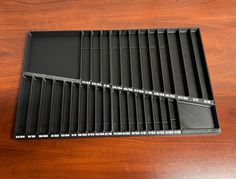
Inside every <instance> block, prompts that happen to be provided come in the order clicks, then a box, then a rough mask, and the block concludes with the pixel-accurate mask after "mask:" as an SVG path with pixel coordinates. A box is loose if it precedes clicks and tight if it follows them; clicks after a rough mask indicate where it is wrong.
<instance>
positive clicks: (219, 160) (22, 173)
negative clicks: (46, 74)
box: [0, 0, 236, 179]
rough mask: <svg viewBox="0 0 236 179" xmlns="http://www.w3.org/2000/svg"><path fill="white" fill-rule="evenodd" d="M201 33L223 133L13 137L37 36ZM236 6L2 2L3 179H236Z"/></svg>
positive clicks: (0, 106) (0, 137) (0, 107)
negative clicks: (33, 34)
mask: <svg viewBox="0 0 236 179" xmlns="http://www.w3.org/2000/svg"><path fill="white" fill-rule="evenodd" d="M193 26H198V27H200V28H201V31H202V36H203V43H204V47H205V52H206V56H207V62H208V65H209V71H210V75H211V81H212V84H213V89H214V94H215V99H216V104H217V110H218V115H219V119H220V124H221V128H222V134H221V135H217V136H180V137H112V138H88V139H86V138H83V139H58V140H38V141H36V140H30V141H16V140H14V139H12V130H13V124H14V121H15V111H16V105H17V98H18V91H19V85H20V81H19V80H20V75H21V72H22V63H23V56H24V50H25V42H26V33H27V32H28V31H30V30H82V29H88V30H90V29H132V28H162V27H164V28H166V27H193ZM235 47H236V2H235V1H230V0H224V1H187V0H186V1H182V0H181V1H164V0H163V1H156V0H153V1H151V0H147V1H143V0H140V1H131V0H117V1H111V0H103V1H98V0H90V1H65V0H60V1H55V0H45V1H35V0H32V1H21V0H12V1H4V0H1V1H0V176H1V178H142V179H143V178H169V179H171V178H174V179H176V178H181V179H182V178H186V179H187V178H227V179H229V178H236V130H235V129H236V117H235V116H236V102H235V101H236V50H235Z"/></svg>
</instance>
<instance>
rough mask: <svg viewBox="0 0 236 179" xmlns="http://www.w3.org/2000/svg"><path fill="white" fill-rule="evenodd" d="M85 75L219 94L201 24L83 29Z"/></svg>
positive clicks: (139, 86)
mask: <svg viewBox="0 0 236 179" xmlns="http://www.w3.org/2000/svg"><path fill="white" fill-rule="evenodd" d="M78 38H79V41H80V42H79V49H80V51H79V53H80V54H79V56H80V59H79V60H80V63H79V64H80V65H79V74H78V75H79V77H78V78H79V79H82V80H85V81H92V82H98V83H103V84H112V85H117V86H122V87H132V88H135V89H145V90H153V91H158V92H165V93H171V94H178V95H183V96H191V97H197V98H204V99H213V96H212V93H211V85H210V81H209V76H208V72H207V69H206V68H207V67H206V60H205V56H204V52H203V47H202V42H201V36H200V32H199V30H198V29H160V30H126V31H123V30H122V31H81V32H79V37H78Z"/></svg>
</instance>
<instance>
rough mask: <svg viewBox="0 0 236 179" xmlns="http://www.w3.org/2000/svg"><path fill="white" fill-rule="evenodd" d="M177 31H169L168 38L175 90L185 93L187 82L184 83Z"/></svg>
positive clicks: (179, 93)
mask: <svg viewBox="0 0 236 179" xmlns="http://www.w3.org/2000/svg"><path fill="white" fill-rule="evenodd" d="M177 33H178V32H177V31H176V30H174V31H169V33H167V39H168V46H169V52H170V61H171V63H170V64H171V67H172V71H173V74H174V75H173V79H174V84H175V86H174V87H175V92H176V94H178V95H183V96H184V95H185V88H184V86H185V84H184V76H183V74H184V73H183V71H184V69H183V68H182V65H181V59H180V53H179V49H178V47H179V45H178V42H177Z"/></svg>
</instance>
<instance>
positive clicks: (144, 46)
mask: <svg viewBox="0 0 236 179" xmlns="http://www.w3.org/2000/svg"><path fill="white" fill-rule="evenodd" d="M139 38H140V50H141V51H140V59H141V63H142V74H143V88H144V89H145V90H153V81H152V68H151V61H150V48H149V38H148V32H147V31H145V32H140V37H139Z"/></svg>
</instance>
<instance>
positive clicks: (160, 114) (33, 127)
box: [15, 75, 181, 135]
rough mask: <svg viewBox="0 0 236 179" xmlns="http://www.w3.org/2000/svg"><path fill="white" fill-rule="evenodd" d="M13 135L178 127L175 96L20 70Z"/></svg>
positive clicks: (175, 128)
mask: <svg viewBox="0 0 236 179" xmlns="http://www.w3.org/2000/svg"><path fill="white" fill-rule="evenodd" d="M20 98H21V100H20V103H21V104H20V107H19V109H18V110H19V111H18V119H17V124H16V130H15V131H16V132H15V135H31V134H67V133H83V132H116V131H150V130H178V129H181V127H180V122H179V115H178V110H177V103H176V100H175V99H167V98H164V97H157V96H150V95H145V94H138V93H133V92H127V91H120V90H115V89H110V88H104V87H95V86H91V85H85V84H81V83H72V82H67V81H60V80H52V79H45V78H39V77H33V76H26V75H25V76H24V77H23V81H22V94H21V97H20Z"/></svg>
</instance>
